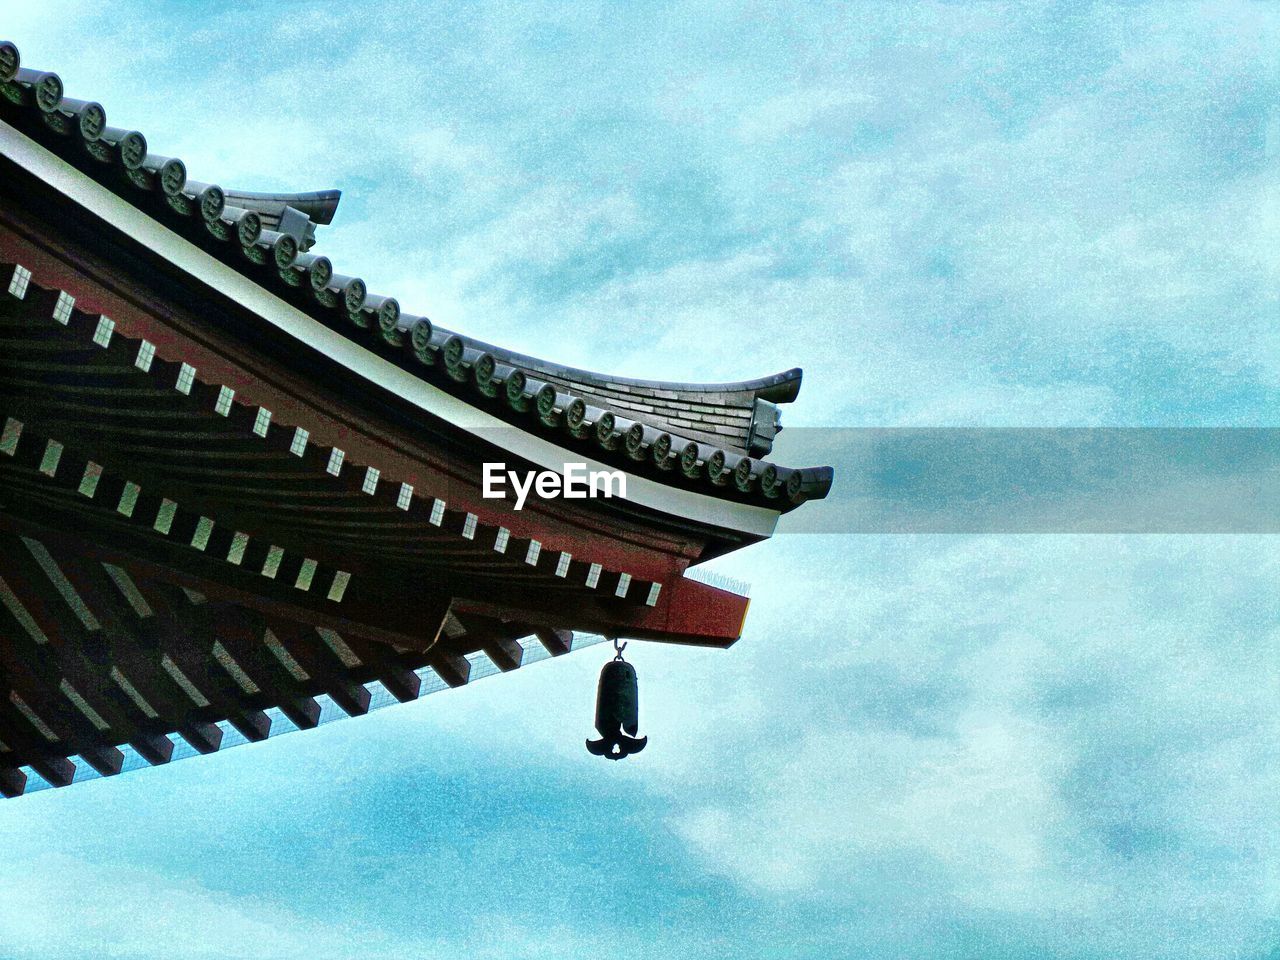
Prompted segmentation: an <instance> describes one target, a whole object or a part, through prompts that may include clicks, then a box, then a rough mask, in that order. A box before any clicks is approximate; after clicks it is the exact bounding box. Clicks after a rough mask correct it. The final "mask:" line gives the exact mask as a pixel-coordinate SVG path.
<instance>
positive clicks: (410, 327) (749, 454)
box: [0, 42, 832, 511]
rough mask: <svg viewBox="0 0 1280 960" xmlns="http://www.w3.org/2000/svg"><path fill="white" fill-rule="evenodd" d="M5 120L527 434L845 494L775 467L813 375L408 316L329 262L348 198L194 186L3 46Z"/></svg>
mask: <svg viewBox="0 0 1280 960" xmlns="http://www.w3.org/2000/svg"><path fill="white" fill-rule="evenodd" d="M0 119H3V120H4V121H5V122H7V123H9V124H11V125H12V126H14V127H15V128H16V129H18V130H20V131H21V132H22V133H24V134H26V135H27V136H28V137H30V138H31V139H33V140H35V141H36V142H38V143H39V144H41V145H42V146H44V147H45V148H46V149H48V150H50V151H52V152H53V153H55V154H56V155H57V156H58V157H60V158H61V159H62V160H64V161H66V162H68V163H70V164H72V165H73V166H74V167H76V168H77V169H79V170H80V171H81V172H83V173H85V174H87V175H89V176H90V177H92V178H93V179H94V180H96V181H97V182H98V183H100V184H101V185H103V186H105V187H107V188H108V189H109V190H111V191H112V192H113V193H114V194H115V195H116V196H118V197H120V198H121V199H123V200H125V201H127V202H128V203H129V204H131V205H133V206H134V207H136V208H138V209H140V210H142V211H143V212H145V213H146V214H147V215H148V216H149V217H151V218H152V219H153V220H155V221H157V222H158V223H160V224H162V225H164V226H165V227H167V228H168V229H169V230H171V231H173V232H175V233H177V234H178V235H180V236H182V237H183V238H185V239H186V240H188V241H190V242H192V243H194V244H195V245H196V246H198V247H200V248H201V249H203V250H205V251H207V252H209V253H211V254H212V255H213V256H215V257H217V258H218V259H219V260H221V261H222V262H223V263H226V264H228V265H230V266H232V267H233V268H234V269H236V270H237V271H238V272H240V273H241V274H243V275H244V276H246V277H248V278H249V279H251V280H252V281H253V282H254V283H255V284H257V285H259V286H260V287H262V288H264V289H265V290H267V291H269V292H271V293H273V294H275V295H277V296H278V297H280V298H281V299H284V300H286V301H288V302H290V303H292V304H293V305H294V306H296V307H298V308H299V309H301V310H302V311H304V312H305V313H306V314H308V315H309V316H311V317H312V318H314V319H316V320H318V321H319V322H321V323H323V324H324V325H326V326H328V327H330V328H331V329H333V330H335V331H338V332H339V333H341V334H342V335H343V336H344V337H346V338H348V339H350V340H352V341H354V342H356V343H358V344H360V345H361V346H362V347H364V348H365V349H368V350H370V351H373V352H374V353H376V354H378V355H380V356H382V357H383V358H384V359H387V360H389V361H390V362H392V363H394V364H396V365H397V366H400V367H402V368H403V369H405V370H408V371H411V372H412V373H413V374H414V375H416V376H418V377H420V378H421V379H423V380H425V381H427V382H429V383H431V384H433V385H435V386H436V387H439V388H442V389H444V390H446V391H448V392H449V393H451V394H453V395H455V396H457V397H459V398H460V399H462V400H464V401H466V402H467V403H470V404H472V405H474V406H477V407H480V408H482V409H484V410H486V411H488V412H490V413H492V414H493V415H494V416H496V417H498V418H499V419H501V420H504V421H506V422H508V423H511V424H513V425H515V426H517V427H519V428H520V429H521V430H525V431H528V432H530V433H536V434H542V435H544V436H547V437H548V439H552V438H553V439H554V442H556V443H557V444H559V445H561V446H564V447H566V448H568V449H577V450H581V451H583V452H585V453H586V454H588V455H589V456H591V457H592V458H595V459H598V460H600V461H601V462H605V463H611V464H615V465H619V466H622V467H624V468H625V469H626V470H628V471H629V472H631V473H639V474H642V475H646V476H648V477H649V478H650V479H652V480H654V481H657V482H659V483H665V484H671V485H675V486H681V487H686V488H691V489H694V490H697V491H698V492H700V493H704V494H709V495H711V496H716V497H723V498H726V499H733V500H739V501H743V502H747V503H754V504H757V505H759V506H764V507H769V508H771V509H774V510H778V511H785V510H788V509H791V508H792V507H794V506H797V505H798V504H800V503H802V502H804V501H805V500H808V499H815V498H821V497H824V496H825V495H826V493H827V491H828V490H829V489H830V485H831V480H832V471H831V469H830V468H829V467H806V468H789V467H783V466H779V465H776V464H773V463H770V462H767V461H765V460H762V459H761V457H762V456H764V455H766V454H768V453H769V452H770V450H771V449H772V443H773V439H774V437H775V435H776V434H777V432H778V431H779V430H780V429H781V422H780V411H779V409H778V404H781V403H788V402H790V401H792V400H794V399H795V398H796V396H797V394H798V393H799V389H800V383H801V371H800V370H799V369H792V370H788V371H785V372H783V373H778V374H775V375H772V376H767V377H762V378H759V379H754V380H748V381H741V382H735V383H719V384H701V383H680V382H667V381H659V380H638V379H631V378H625V377H616V376H611V375H607V374H601V373H594V372H591V371H586V370H580V369H576V368H573V367H567V366H563V365H561V364H556V363H552V362H549V361H546V360H541V359H538V358H535V357H530V356H526V355H523V354H519V353H515V352H513V351H510V350H506V349H504V348H502V347H498V346H495V345H492V344H488V343H484V342H482V341H479V340H476V339H474V338H471V337H468V336H465V335H463V334H459V333H455V332H453V331H451V330H446V329H444V328H441V327H439V326H437V325H435V324H434V323H433V322H432V321H431V320H430V319H429V318H427V317H425V316H421V315H418V314H413V313H410V312H407V311H403V310H401V308H400V304H399V303H398V301H397V300H396V299H395V298H394V297H393V296H390V295H384V294H376V293H371V292H369V290H368V288H367V285H366V284H365V282H364V281H363V280H361V279H360V278H359V277H356V276H352V275H346V274H342V273H339V272H338V271H337V270H336V269H335V267H334V265H333V264H332V263H331V262H330V260H329V259H328V258H327V257H324V256H323V255H319V254H316V253H315V252H313V246H314V244H315V242H316V227H317V226H323V225H328V224H329V223H331V221H332V220H333V217H334V214H335V212H336V209H337V206H338V202H339V199H340V196H341V195H340V192H339V191H337V190H323V191H315V192H307V193H257V192H246V191H238V190H231V189H229V188H223V187H220V186H218V185H217V184H213V183H205V182H199V181H195V180H192V179H190V178H189V177H188V175H187V169H186V166H185V164H184V163H183V162H182V161H181V160H180V159H177V158H171V157H166V156H161V155H156V154H154V153H152V152H151V151H150V147H149V145H148V143H147V140H146V138H145V137H144V136H143V135H142V134H141V133H139V132H137V131H133V130H128V129H124V128H118V127H111V126H108V125H107V116H106V111H105V110H104V108H103V107H102V106H101V104H98V103H96V102H93V101H85V100H77V99H72V98H68V97H66V96H65V94H64V88H63V84H62V81H61V79H60V78H59V77H58V76H57V75H56V74H53V73H48V72H42V71H38V70H31V69H27V68H22V67H21V66H20V62H19V54H18V50H17V48H16V47H15V46H14V45H13V44H11V43H8V42H0Z"/></svg>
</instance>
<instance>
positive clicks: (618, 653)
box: [611, 637, 627, 660]
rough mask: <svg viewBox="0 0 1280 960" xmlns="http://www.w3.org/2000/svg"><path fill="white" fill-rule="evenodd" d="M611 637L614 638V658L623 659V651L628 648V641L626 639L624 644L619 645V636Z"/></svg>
mask: <svg viewBox="0 0 1280 960" xmlns="http://www.w3.org/2000/svg"><path fill="white" fill-rule="evenodd" d="M611 639H612V640H613V653H614V657H613V659H615V660H621V659H622V651H623V650H625V649H627V644H626V642H625V641H624V642H623V644H622V646H618V638H617V637H613V638H611Z"/></svg>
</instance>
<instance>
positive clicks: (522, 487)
mask: <svg viewBox="0 0 1280 960" xmlns="http://www.w3.org/2000/svg"><path fill="white" fill-rule="evenodd" d="M508 482H510V484H511V489H512V490H513V491H514V492H515V495H516V506H515V509H517V510H522V509H524V503H525V500H527V499H528V497H529V493H530V491H532V492H534V493H536V494H537V495H538V496H540V497H542V498H543V499H544V500H554V499H555V498H556V497H563V498H564V499H566V500H585V499H587V498H588V497H591V498H592V499H594V498H595V497H604V498H606V499H609V498H611V497H626V495H627V475H626V473H624V472H623V471H621V470H588V469H587V465H586V464H585V463H566V464H565V465H564V474H563V475H561V474H559V473H556V472H555V471H554V470H529V471H527V472H526V473H523V474H521V473H519V472H517V471H515V470H508V469H507V465H506V464H505V463H486V464H485V465H484V485H483V486H482V487H481V490H480V492H481V495H482V496H483V497H484V498H485V499H487V500H505V499H506V498H507V490H506V486H507V483H508Z"/></svg>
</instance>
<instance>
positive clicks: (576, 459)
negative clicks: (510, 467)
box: [0, 123, 779, 537]
mask: <svg viewBox="0 0 1280 960" xmlns="http://www.w3.org/2000/svg"><path fill="white" fill-rule="evenodd" d="M0 155H3V156H6V157H8V158H9V159H10V160H12V161H13V162H15V163H17V164H18V165H19V166H20V167H22V168H23V169H24V170H27V171H28V172H30V173H31V174H33V175H35V176H36V177H38V178H40V179H41V180H42V181H44V183H46V184H47V185H49V186H50V187H52V188H53V189H54V190H57V191H58V192H59V193H61V194H62V195H63V196H65V197H67V198H68V199H69V200H71V201H72V202H74V203H77V204H79V205H80V206H81V207H83V208H85V209H86V210H88V211H89V212H90V213H93V214H94V215H95V216H98V217H100V218H101V219H103V220H105V221H106V222H107V223H109V224H110V225H111V226H113V227H115V228H116V229H118V230H121V231H123V232H124V233H126V234H128V235H129V236H130V237H132V238H133V239H134V240H136V241H138V242H139V243H141V244H142V245H143V246H145V247H146V248H147V249H149V250H151V251H152V252H153V253H156V254H158V255H160V256H161V257H163V258H164V259H165V260H167V261H168V262H169V263H171V264H173V265H174V266H175V267H177V268H179V269H180V270H182V271H184V272H185V273H186V274H187V275H188V276H190V277H192V278H193V279H195V280H197V281H199V282H201V283H204V284H206V285H208V286H210V287H212V288H213V289H215V290H217V291H219V292H220V293H222V294H223V295H225V296H227V297H229V298H230V299H231V300H233V301H235V302H236V303H238V304H239V305H240V306H242V307H244V308H245V309H247V310H250V311H252V312H253V313H255V314H257V315H258V316H259V317H261V318H262V319H264V320H266V321H267V322H268V323H270V324H271V325H272V326H274V327H276V328H277V329H279V330H281V331H283V332H284V333H286V334H288V335H289V336H291V337H292V338H294V339H295V340H297V341H298V342H299V344H300V345H301V346H304V347H306V346H310V347H313V348H315V349H316V350H318V351H320V352H321V353H323V354H324V355H325V356H327V357H329V358H331V359H333V360H336V361H337V362H338V363H341V364H342V365H343V366H345V367H347V368H348V369H350V370H352V371H354V372H355V373H357V374H359V375H360V376H362V377H364V378H365V379H366V380H368V381H370V382H371V383H374V384H376V385H378V386H380V387H382V388H384V389H386V390H390V391H391V392H392V393H394V394H396V395H397V396H400V397H402V398H403V399H405V400H407V401H409V402H410V403H412V404H414V405H415V406H417V407H418V408H420V409H422V410H425V411H426V412H427V413H429V414H432V415H434V416H437V417H439V418H440V419H442V420H444V421H446V422H448V423H451V424H453V425H454V426H456V427H459V428H461V429H463V430H465V431H467V432H468V433H471V434H473V435H475V436H477V437H479V438H481V439H483V440H485V441H487V442H489V443H493V444H496V445H497V446H499V447H501V448H502V449H504V450H507V451H509V452H510V453H512V454H514V455H516V456H518V457H521V458H522V459H524V460H528V461H529V462H531V463H533V464H536V465H537V466H539V467H542V468H543V469H546V470H552V471H555V472H557V473H563V470H564V465H565V464H566V463H581V462H583V459H584V458H583V457H582V456H581V455H580V454H577V453H572V452H570V451H568V450H565V449H564V448H563V447H559V446H557V445H556V444H554V443H551V442H550V441H548V440H545V439H543V438H542V437H539V436H536V435H535V434H532V433H528V432H526V431H524V430H521V429H519V428H518V427H514V426H512V425H510V424H508V423H505V422H504V421H502V420H499V419H498V418H497V417H495V416H493V415H492V414H489V413H486V412H485V411H484V410H481V409H479V408H478V407H474V406H472V405H471V404H469V403H466V402H465V401H463V400H460V399H459V398H457V397H455V396H453V395H452V394H449V393H445V392H444V391H443V390H441V389H439V388H438V387H436V386H434V385H432V384H430V383H427V382H426V381H425V380H422V379H420V378H418V377H415V376H414V375H413V374H411V373H409V372H408V371H407V370H402V369H401V368H399V367H397V366H396V365H395V364H393V363H390V362H388V361H387V360H386V359H384V358H382V357H380V356H378V355H377V354H375V353H373V352H371V351H369V350H366V349H365V348H364V347H362V346H360V345H359V344H358V343H355V342H354V341H352V340H348V339H347V338H346V337H344V336H342V335H341V334H340V333H337V332H336V331H334V330H330V329H329V328H328V327H326V326H324V325H323V324H321V323H320V322H319V321H317V320H314V319H312V318H311V317H309V316H307V315H306V314H305V313H303V312H302V311H301V310H298V309H297V308H296V307H294V306H292V305H291V304H288V303H286V302H285V301H283V300H281V299H280V298H279V297H277V296H276V295H275V294H273V293H271V292H270V291H268V290H266V289H264V288H263V287H260V286H259V285H258V284H256V283H254V282H253V281H252V280H250V279H249V278H248V277H246V276H244V275H243V274H241V273H238V272H237V271H235V270H233V269H231V267H229V266H227V265H226V264H224V263H221V262H220V261H218V260H216V259H214V258H213V257H212V256H210V255H209V254H207V253H205V252H204V251H203V250H201V249H200V248H199V247H196V246H195V245H194V244H192V243H190V242H189V241H187V240H185V239H184V238H182V237H180V236H178V234H176V233H174V232H173V231H172V230H170V229H168V228H167V227H165V226H164V225H163V224H161V223H159V222H158V221H156V220H153V219H152V218H151V217H149V216H147V215H146V214H145V213H143V212H142V211H141V210H139V209H137V208H136V207H134V206H132V205H131V204H129V203H127V202H126V201H124V200H122V199H121V198H120V197H118V196H116V195H115V194H114V193H112V192H111V191H110V190H108V189H107V188H106V187H104V186H102V185H101V184H99V183H98V182H96V181H95V180H93V179H91V178H90V177H88V176H86V175H85V174H83V173H81V172H80V171H79V170H77V169H75V167H73V166H71V165H70V164H68V163H66V162H65V161H64V160H62V159H61V158H60V157H58V156H56V155H55V154H53V153H50V152H49V151H48V150H46V149H45V148H44V147H42V146H40V145H39V144H37V143H35V142H34V141H32V140H29V139H28V138H27V137H25V136H23V135H22V134H21V133H19V132H18V131H17V130H15V129H14V128H13V127H11V126H9V125H8V124H7V123H0ZM586 463H587V469H588V470H589V471H591V470H597V471H604V470H609V469H610V468H609V467H608V466H606V465H605V464H603V463H599V462H597V461H594V460H589V459H588V460H587V461H586ZM625 499H627V500H628V501H630V502H632V503H635V504H638V505H640V506H643V507H648V508H650V509H652V510H658V511H660V512H662V513H667V514H670V515H672V516H675V517H680V518H682V519H692V520H698V521H701V522H703V523H707V524H711V525H712V526H717V527H725V528H727V529H730V530H736V531H739V532H741V533H748V534H754V535H756V536H761V537H767V536H770V535H771V534H772V533H773V531H774V528H775V527H776V526H777V523H778V516H779V514H778V513H777V512H776V511H773V510H769V509H766V508H764V507H757V506H752V505H750V504H744V503H734V502H732V501H729V500H721V499H718V498H716V497H709V496H706V495H704V494H699V493H693V492H691V491H688V490H681V489H678V488H676V487H669V486H666V485H665V484H661V483H656V482H654V481H653V480H650V479H648V478H647V477H640V476H636V475H634V474H630V473H628V474H627V496H626V498H625Z"/></svg>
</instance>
